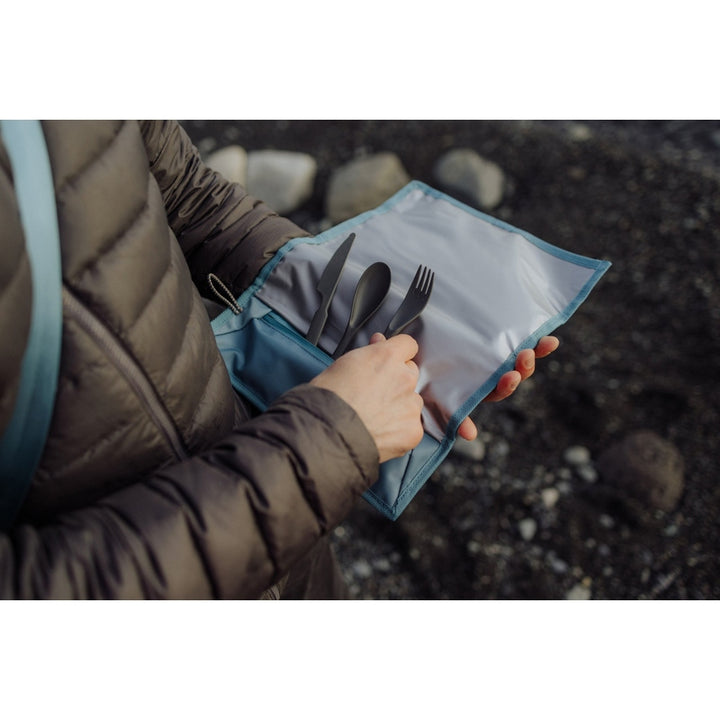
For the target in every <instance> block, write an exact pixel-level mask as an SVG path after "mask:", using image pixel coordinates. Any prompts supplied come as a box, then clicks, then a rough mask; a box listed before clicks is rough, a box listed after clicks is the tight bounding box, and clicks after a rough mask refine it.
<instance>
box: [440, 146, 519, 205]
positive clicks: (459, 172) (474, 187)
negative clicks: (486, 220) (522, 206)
mask: <svg viewBox="0 0 720 720" xmlns="http://www.w3.org/2000/svg"><path fill="white" fill-rule="evenodd" d="M433 175H434V177H435V179H436V181H437V182H438V184H439V185H441V186H442V187H443V188H444V189H445V190H447V191H448V192H450V193H453V192H456V193H459V194H461V195H463V196H465V198H467V199H469V200H470V201H471V202H472V203H474V204H475V205H477V206H478V207H480V208H482V209H484V210H491V209H492V208H494V207H497V206H498V205H499V204H500V202H501V201H502V198H503V193H504V191H505V175H504V173H503V171H502V170H501V169H500V168H499V167H498V166H497V165H496V164H495V163H494V162H492V161H490V160H486V159H485V158H483V157H481V156H480V155H478V154H477V153H476V152H475V151H474V150H470V149H467V148H456V149H454V150H449V151H448V152H446V153H445V154H444V155H443V156H442V157H441V158H440V159H439V160H438V161H437V163H436V164H435V168H434V170H433Z"/></svg>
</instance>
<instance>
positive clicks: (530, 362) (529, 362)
mask: <svg viewBox="0 0 720 720" xmlns="http://www.w3.org/2000/svg"><path fill="white" fill-rule="evenodd" d="M515 370H516V371H517V372H518V373H520V379H521V380H527V379H528V378H529V377H530V376H531V375H532V374H533V373H534V372H535V351H534V350H521V351H520V352H519V353H518V356H517V358H516V359H515Z"/></svg>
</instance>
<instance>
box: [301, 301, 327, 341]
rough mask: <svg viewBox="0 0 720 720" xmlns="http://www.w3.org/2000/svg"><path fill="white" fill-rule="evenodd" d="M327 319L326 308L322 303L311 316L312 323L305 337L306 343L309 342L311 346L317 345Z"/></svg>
mask: <svg viewBox="0 0 720 720" xmlns="http://www.w3.org/2000/svg"><path fill="white" fill-rule="evenodd" d="M327 317H328V307H327V304H326V303H323V304H322V305H321V306H320V307H319V308H318V309H317V311H316V313H315V315H314V316H313V319H312V322H311V323H310V329H309V330H308V331H307V335H305V338H306V339H307V340H308V342H311V343H312V344H313V345H317V344H318V340H320V335H321V333H322V330H323V328H324V327H325V323H326V322H327Z"/></svg>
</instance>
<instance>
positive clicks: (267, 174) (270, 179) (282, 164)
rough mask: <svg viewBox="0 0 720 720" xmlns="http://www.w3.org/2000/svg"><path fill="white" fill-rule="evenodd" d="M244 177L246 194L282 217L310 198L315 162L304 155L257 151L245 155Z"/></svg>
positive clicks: (315, 167)
mask: <svg viewBox="0 0 720 720" xmlns="http://www.w3.org/2000/svg"><path fill="white" fill-rule="evenodd" d="M247 173H248V179H247V189H248V192H249V193H250V194H251V195H254V196H255V197H257V198H259V199H260V200H263V201H264V202H265V203H267V204H268V205H269V206H270V207H271V208H272V209H273V210H275V211H276V212H278V213H280V214H284V213H289V212H292V211H293V210H297V208H299V207H300V206H301V205H302V204H303V203H304V202H305V201H306V200H308V198H310V196H311V195H312V193H313V186H314V183H315V175H316V173H317V161H316V160H315V158H314V157H312V155H307V154H306V153H298V152H288V151H283V150H257V151H254V152H251V153H250V154H249V155H248V170H247Z"/></svg>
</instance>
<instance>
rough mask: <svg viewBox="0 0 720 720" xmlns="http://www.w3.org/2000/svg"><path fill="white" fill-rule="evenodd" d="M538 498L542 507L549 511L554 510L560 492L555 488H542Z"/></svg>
mask: <svg viewBox="0 0 720 720" xmlns="http://www.w3.org/2000/svg"><path fill="white" fill-rule="evenodd" d="M540 497H541V499H542V502H543V505H544V506H545V507H546V508H547V509H548V510H550V509H551V508H554V507H555V505H556V504H557V501H558V500H559V499H560V492H559V491H558V489H557V488H554V487H549V488H544V489H543V490H542V491H541V492H540Z"/></svg>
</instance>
